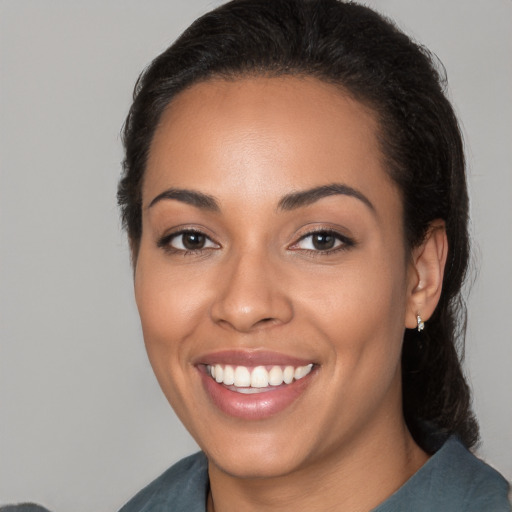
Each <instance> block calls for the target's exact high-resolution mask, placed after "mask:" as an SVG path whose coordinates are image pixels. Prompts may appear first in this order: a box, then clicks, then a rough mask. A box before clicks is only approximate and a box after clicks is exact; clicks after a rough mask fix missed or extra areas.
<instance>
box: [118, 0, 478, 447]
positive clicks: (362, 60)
mask: <svg viewBox="0 0 512 512" xmlns="http://www.w3.org/2000/svg"><path fill="white" fill-rule="evenodd" d="M248 75H253V76H254V75H262V76H269V77H271V76H281V75H296V76H312V77H316V78H318V79H319V80H322V81H325V82H328V83H331V84H335V85H337V86H339V87H340V88H342V89H343V90H344V91H348V93H349V94H351V95H352V96H353V97H354V98H355V99H357V100H358V101H360V102H362V103H364V104H365V105H367V106H369V107H370V108H371V109H372V110H373V112H374V113H375V115H376V117H377V119H378V121H379V126H380V133H379V140H380V144H381V150H382V153H383V155H384V158H385V164H386V170H387V172H388V173H389V174H390V176H391V178H392V179H393V180H394V181H395V182H396V184H397V185H398V187H399V189H400V191H401V194H402V199H403V208H404V226H405V237H406V244H407V247H408V249H411V248H413V247H415V246H417V245H419V244H420V243H421V242H422V241H423V240H424V238H425V236H426V234H427V233H428V230H429V227H430V225H431V222H432V221H433V220H435V219H443V220H444V221H445V224H446V232H447V237H448V244H449V250H448V260H447V265H446V269H445V275H444V282H443V290H442V294H441V298H440V301H439V304H438V306H437V309H436V310H435V312H434V314H433V316H432V317H431V318H430V319H429V322H428V324H427V326H426V328H425V330H424V331H423V332H421V333H419V332H417V331H415V330H408V329H407V330H405V334H404V344H403V353H402V380H403V407H404V415H405V419H406V421H407V424H408V426H409V429H410V430H411V432H412V434H413V436H414V437H415V438H416V441H417V442H418V443H419V444H420V445H421V446H422V447H423V448H425V449H428V448H427V446H426V443H425V439H424V438H423V437H422V436H423V435H422V427H421V425H422V424H424V423H425V422H428V423H431V424H433V425H435V427H436V428H437V429H438V430H439V431H441V432H442V433H446V434H451V433H455V434H457V435H458V436H459V437H460V438H461V440H462V441H463V442H464V443H465V444H466V445H467V446H472V445H473V444H474V443H475V442H476V440H477V438H478V427H477V424H476V421H475V419H474V417H473V416H472V413H471V409H470V393H469V389H468V386H467V384H466V381H465V379H464V376H463V373H462V369H461V365H460V357H462V353H463V343H464V334H465V320H466V311H465V307H464V303H463V300H462V296H461V287H462V284H463V282H464V278H465V274H466V270H467V265H468V258H469V239H468V232H467V222H468V196H467V189H466V179H465V162H464V153H463V143H462V137H461V134H460V129H459V126H458V123H457V119H456V117H455V114H454V112H453V109H452V107H451V105H450V103H449V101H448V100H447V98H446V96H445V94H444V92H443V89H444V87H445V78H444V75H443V74H441V73H440V72H439V71H438V69H437V67H436V65H435V63H434V59H433V58H432V56H431V55H430V54H429V52H428V51H427V50H426V49H425V48H423V47H421V46H419V45H417V44H415V43H414V42H413V41H411V40H410V39H409V38H408V37H407V36H406V35H405V34H403V33H402V32H401V31H399V30H398V29H397V28H396V26H395V25H394V24H393V23H392V22H391V21H389V20H387V19H385V18H383V17H382V16H381V15H379V14H377V13H376V12H374V11H372V10H371V9H369V8H367V7H364V6H362V5H358V4H354V3H344V2H341V1H338V0H272V1H269V0H234V1H231V2H229V3H227V4H224V5H223V6H221V7H219V8H217V9H215V10H214V11H212V12H210V13H208V14H206V15H204V16H203V17H201V18H199V19H198V20H196V21H195V22H194V23H193V24H192V25H191V26H190V27H189V28H188V29H187V30H186V31H185V32H184V33H183V34H182V35H181V37H179V38H178V39H177V40H176V42H175V43H174V44H173V45H172V46H171V47H169V48H168V49H167V50H166V51H165V52H163V53H162V54H161V55H160V56H158V57H157V58H156V59H155V60H154V61H153V62H152V63H151V64H150V65H149V66H148V68H147V69H146V70H145V71H144V72H143V73H142V75H141V76H140V77H139V80H138V82H137V84H136V86H135V91H134V98H133V104H132V106H131V109H130V111H129V114H128V117H127V119H126V123H125V126H124V132H123V142H124V146H125V159H124V162H123V175H122V179H121V181H120V183H119V188H118V201H119V205H120V207H121V216H122V221H123V225H124V227H125V228H126V229H127V232H128V236H129V239H130V242H131V246H132V251H133V256H134V260H136V255H137V250H138V244H139V241H140V237H141V233H142V211H141V188H142V181H143V177H144V170H145V165H146V160H147V157H148V152H149V148H150V145H151V141H152V138H153V135H154V133H155V130H156V128H157V126H158V123H159V120H160V117H161V115H162V113H163V111H164V110H165V108H166V106H167V105H168V104H169V102H171V101H172V99H173V98H174V97H175V95H176V94H178V93H179V92H181V91H183V90H184V89H185V88H187V87H189V86H191V85H193V84H195V83H198V82H200V81H205V80H208V79H211V78H223V79H227V80H232V79H236V78H240V77H243V76H248Z"/></svg>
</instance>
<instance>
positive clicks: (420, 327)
mask: <svg viewBox="0 0 512 512" xmlns="http://www.w3.org/2000/svg"><path fill="white" fill-rule="evenodd" d="M416 321H417V322H418V332H421V331H423V329H425V322H424V321H423V320H422V319H421V316H420V315H417V316H416Z"/></svg>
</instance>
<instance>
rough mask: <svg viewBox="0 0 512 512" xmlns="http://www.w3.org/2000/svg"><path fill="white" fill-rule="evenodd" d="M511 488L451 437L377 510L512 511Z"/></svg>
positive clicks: (395, 511)
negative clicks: (509, 498) (508, 495)
mask: <svg viewBox="0 0 512 512" xmlns="http://www.w3.org/2000/svg"><path fill="white" fill-rule="evenodd" d="M508 490H509V485H508V483H507V481H506V480H505V479H504V478H503V477H502V476H501V475H500V474H499V473H498V472H497V471H496V470H494V469H493V468H491V467H490V466H488V465H487V464H485V463H484V462H482V461H481V460H480V459H478V458H477V457H475V456H474V455H473V454H472V453H470V452H469V451H468V450H467V449H466V448H465V447H464V445H463V444H462V443H461V442H460V441H459V440H458V439H457V438H455V437H451V438H449V439H448V440H447V441H446V442H445V443H444V445H443V446H442V447H441V448H440V449H439V451H438V452H436V453H435V454H434V455H433V456H432V457H431V458H430V459H429V461H428V462H427V463H426V464H425V465H424V466H423V467H422V468H420V469H419V471H418V472H417V473H416V474H415V475H413V476H412V477H411V478H410V479H409V480H408V481H407V482H406V483H405V484H404V485H403V486H402V487H401V488H400V489H399V490H398V491H397V492H396V493H395V494H393V495H392V496H391V497H390V498H389V499H388V500H386V501H385V502H384V503H383V504H382V505H381V506H379V507H377V508H376V509H375V512H390V511H393V512H398V511H402V510H403V511H406V510H415V511H417V512H423V511H424V512H427V511H436V512H451V511H454V510H457V511H461V512H462V511H463V512H481V511H483V510H485V511H486V512H510V511H511V508H510V503H509V501H508V498H507V494H508Z"/></svg>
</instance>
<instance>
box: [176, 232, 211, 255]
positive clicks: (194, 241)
mask: <svg viewBox="0 0 512 512" xmlns="http://www.w3.org/2000/svg"><path fill="white" fill-rule="evenodd" d="M181 237H182V242H181V243H182V244H183V247H184V248H185V249H187V250H188V251H194V250H197V249H202V248H203V247H204V246H205V244H206V237H205V236H204V235H202V234H201V233H194V232H191V233H183V234H182V235H181Z"/></svg>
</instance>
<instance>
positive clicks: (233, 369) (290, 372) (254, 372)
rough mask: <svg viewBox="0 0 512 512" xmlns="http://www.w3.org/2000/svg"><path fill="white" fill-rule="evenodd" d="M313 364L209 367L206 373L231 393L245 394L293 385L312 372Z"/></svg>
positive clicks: (219, 365) (215, 365)
mask: <svg viewBox="0 0 512 512" xmlns="http://www.w3.org/2000/svg"><path fill="white" fill-rule="evenodd" d="M312 368H313V363H310V364H307V365H305V366H278V365H274V366H256V367H252V368H251V367H248V366H232V365H222V364H214V365H207V366H206V372H207V374H208V375H210V376H211V377H212V379H214V380H215V381H216V382H217V383H219V384H223V385H224V386H228V388H229V389H230V390H231V391H235V392H237V393H244V394H252V393H262V392H266V391H271V390H275V389H276V388H277V387H278V386H282V385H283V384H291V383H292V382H293V381H294V380H300V379H302V378H304V377H305V376H306V375H308V374H309V373H310V372H311V369H312Z"/></svg>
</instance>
